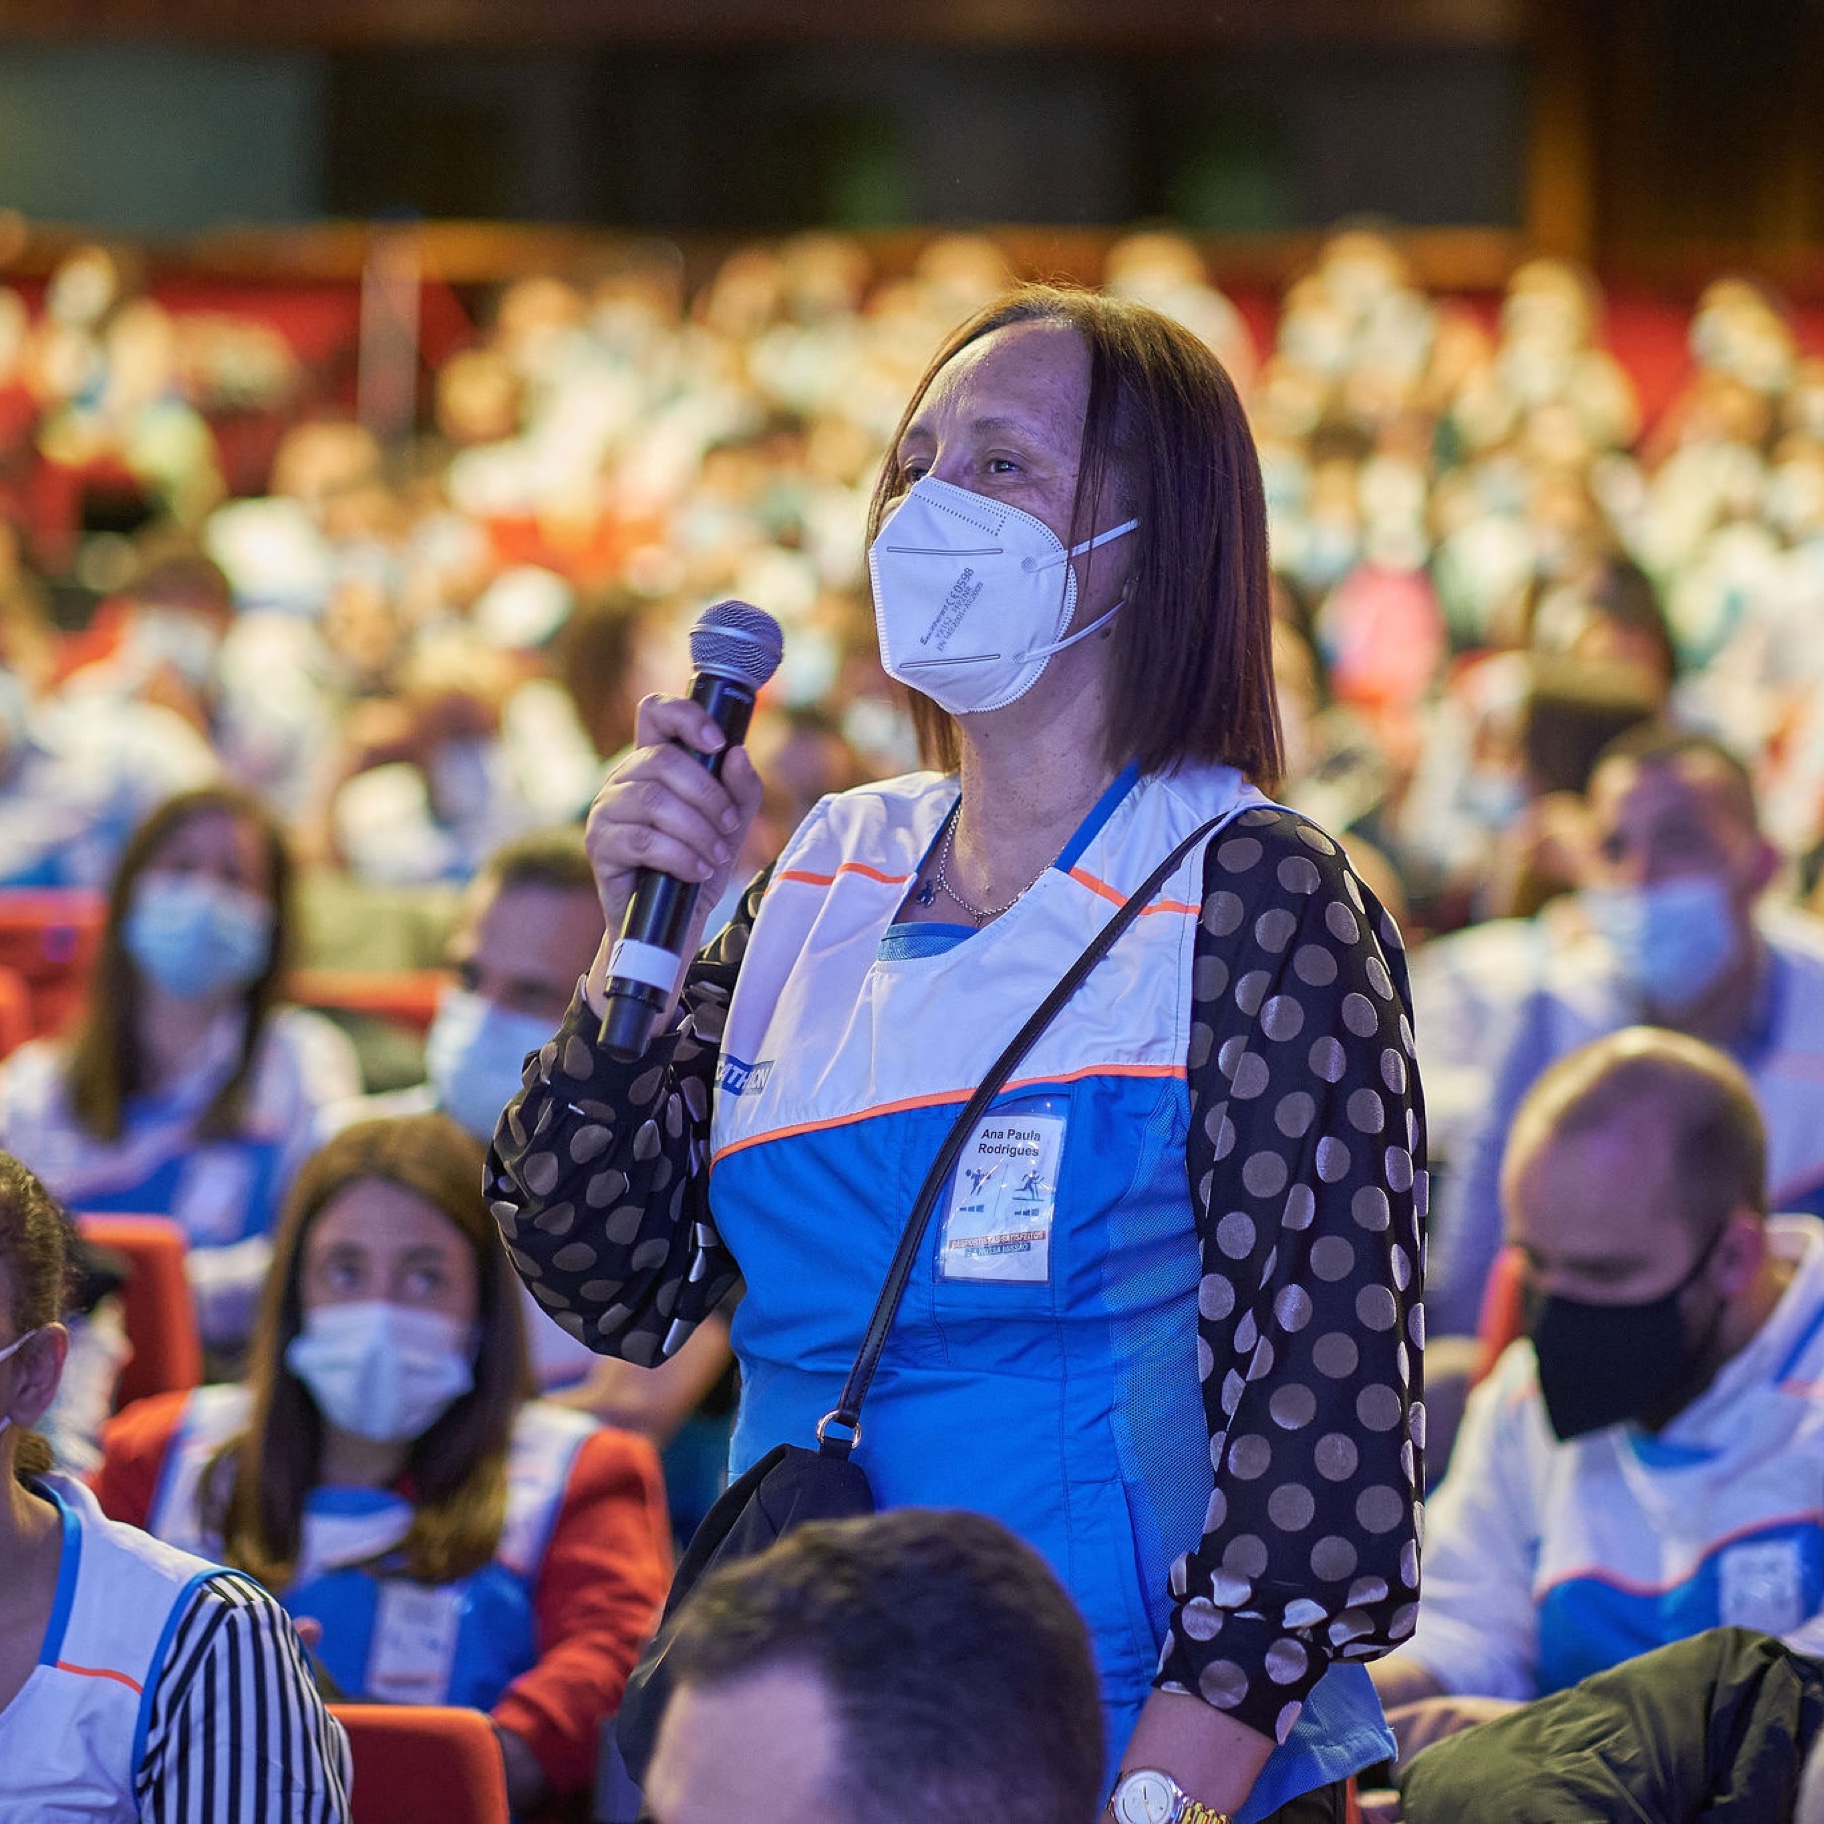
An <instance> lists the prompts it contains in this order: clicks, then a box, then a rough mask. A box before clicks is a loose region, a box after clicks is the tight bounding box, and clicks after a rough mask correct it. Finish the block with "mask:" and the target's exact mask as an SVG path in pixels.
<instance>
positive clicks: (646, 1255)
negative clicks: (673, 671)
mask: <svg viewBox="0 0 1824 1824" xmlns="http://www.w3.org/2000/svg"><path fill="white" fill-rule="evenodd" d="M770 877H771V870H770V869H768V870H767V871H766V872H765V873H763V874H761V875H759V876H758V877H757V878H756V879H755V881H754V883H753V884H752V886H750V887H749V888H748V890H747V892H746V893H745V894H744V895H743V896H742V900H741V905H740V909H739V910H738V911H737V912H736V914H735V916H734V918H733V919H732V920H731V921H730V922H729V924H728V927H727V928H726V929H725V930H724V931H722V932H721V933H720V934H719V935H718V936H717V937H716V938H715V940H714V941H713V942H712V943H710V944H709V945H708V946H707V947H706V948H705V949H704V951H703V953H702V954H701V955H700V956H699V957H698V958H697V960H696V961H695V962H694V963H692V964H691V966H690V972H689V974H688V975H687V976H686V978H685V982H684V996H683V999H682V1001H681V1002H680V1004H679V1010H678V1017H677V1020H676V1021H675V1023H674V1025H673V1027H672V1030H671V1031H670V1032H669V1033H666V1034H664V1035H663V1036H661V1037H660V1038H658V1039H655V1040H654V1041H653V1043H652V1045H651V1046H650V1047H649V1048H648V1049H647V1052H646V1055H645V1056H644V1057H643V1058H640V1059H639V1060H638V1061H637V1062H635V1063H632V1064H622V1063H617V1062H616V1061H615V1060H614V1059H613V1058H611V1057H609V1056H608V1054H607V1053H606V1052H605V1051H603V1050H602V1049H601V1048H600V1046H599V1045H598V1044H597V1043H596V1031H597V1026H598V1021H597V1019H596V1016H595V1015H594V1014H593V1013H592V1012H591V1011H590V1010H589V1006H588V1003H587V1002H586V1001H585V1000H584V999H583V996H582V993H581V991H580V990H579V991H578V993H577V996H576V998H575V1000H574V1001H572V1002H571V1004H570V1011H569V1012H568V1013H567V1014H566V1015H565V1016H564V1023H563V1025H562V1026H561V1027H560V1028H559V1029H558V1033H557V1036H556V1037H555V1038H554V1039H552V1040H551V1042H550V1043H549V1044H548V1045H546V1046H545V1047H544V1049H543V1050H542V1051H538V1052H535V1053H534V1054H533V1055H532V1056H531V1057H529V1058H528V1059H527V1060H526V1071H525V1077H524V1081H523V1086H522V1087H521V1089H520V1092H519V1094H518V1095H517V1096H515V1097H514V1099H513V1100H512V1101H511V1102H510V1103H508V1105H507V1109H506V1112H505V1113H504V1114H503V1115H502V1116H501V1118H500V1125H499V1127H497V1128H496V1129H495V1131H494V1144H493V1146H492V1147H491V1148H490V1149H489V1152H488V1166H487V1179H486V1190H487V1195H488V1202H489V1206H490V1208H491V1209H492V1210H493V1212H494V1220H495V1221H496V1222H497V1223H499V1225H500V1232H501V1235H502V1237H503V1238H504V1240H505V1241H506V1244H507V1253H508V1254H509V1255H510V1256H511V1258H512V1261H513V1265H514V1267H515V1268H516V1269H517V1270H518V1272H519V1276H520V1278H521V1279H523V1280H524V1281H525V1282H526V1284H527V1286H528V1287H529V1288H530V1289H531V1292H532V1295H533V1297H535V1298H536V1299H537V1300H538V1302H539V1303H540V1304H541V1305H543V1306H544V1308H545V1309H546V1310H547V1311H549V1312H550V1313H551V1315H552V1316H553V1317H554V1318H555V1319H556V1320H557V1322H558V1323H559V1324H561V1325H562V1326H563V1327H564V1328H565V1329H566V1330H568V1331H569V1332H570V1334H571V1335H572V1336H574V1337H577V1338H578V1339H579V1340H581V1341H582V1342H584V1343H587V1344H588V1345H589V1347H590V1348H591V1349H594V1350H596V1351H598V1352H599V1353H600V1354H602V1355H616V1356H620V1357H621V1358H622V1359H623V1360H625V1361H629V1362H637V1363H639V1364H640V1365H641V1366H642V1367H646V1366H649V1365H650V1364H652V1363H653V1362H657V1361H662V1360H664V1359H665V1358H666V1357H668V1356H670V1355H672V1354H674V1353H675V1352H676V1351H677V1349H678V1348H679V1346H680V1345H681V1344H682V1343H683V1341H684V1339H685V1338H686V1337H688V1336H689V1335H690V1333H691V1331H692V1330H694V1329H695V1328H696V1327H697V1325H698V1324H700V1323H701V1322H702V1321H703V1319H704V1318H705V1317H707V1316H708V1315H709V1314H710V1313H711V1312H712V1311H714V1310H715V1309H716V1308H717V1307H718V1306H719V1305H720V1304H721V1303H722V1301H723V1300H724V1299H725V1298H726V1297H727V1296H728V1293H729V1291H730V1290H731V1289H732V1288H733V1286H734V1285H735V1282H736V1280H737V1278H738V1274H737V1271H736V1268H735V1264H734V1261H733V1259H732V1258H731V1256H730V1255H729V1252H728V1250H727V1249H726V1248H725V1247H724V1246H723V1245H722V1238H721V1236H720V1235H718V1234H717V1233H716V1225H715V1223H714V1221H713V1220H712V1218H711V1216H710V1210H709V1113H710V1100H711V1096H710V1091H711V1088H712V1086H713V1084H714V1082H715V1074H716V1063H717V1059H718V1058H719V1056H720V1054H721V1043H722V1023H723V1020H724V1019H725V1018H726V1017H727V1013H728V1003H729V999H730V997H731V996H732V995H733V993H734V991H735V978H736V976H737V975H738V974H739V973H740V967H741V957H742V955H743V953H744V952H745V951H746V949H747V939H748V933H749V932H750V931H752V930H753V927H754V920H755V918H756V917H757V916H758V915H759V911H760V901H761V899H762V897H763V896H764V894H765V892H766V885H767V881H768V880H769V879H770Z"/></svg>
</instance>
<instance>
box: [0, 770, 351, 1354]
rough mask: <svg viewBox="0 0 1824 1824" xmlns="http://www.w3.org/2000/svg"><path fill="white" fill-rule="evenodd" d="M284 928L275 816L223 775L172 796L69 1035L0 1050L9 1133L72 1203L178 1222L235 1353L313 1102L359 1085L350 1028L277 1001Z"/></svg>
mask: <svg viewBox="0 0 1824 1824" xmlns="http://www.w3.org/2000/svg"><path fill="white" fill-rule="evenodd" d="M292 928H293V915H292V905H291V863H290V859H289V856H288V854H287V851H286V847H285V839H284V836H283V834H282V832H281V831H280V829H279V826H278V824H277V823H276V822H275V821H274V820H273V818H272V816H271V815H270V814H269V813H268V812H267V811H265V810H264V809H262V808H261V806H260V805H259V804H257V803H256V802H255V801H254V800H253V799H251V798H248V797H246V796H244V795H243V794H241V793H239V792H236V791H232V790H229V789H226V788H221V787H205V788H204V789H202V790H200V791H195V792H187V793H185V794H183V795H182V796H181V797H177V798H173V799H170V800H168V801H167V802H166V803H165V804H163V805H161V806H160V807H159V809H158V810H157V811H155V812H154V813H153V814H152V816H151V817H150V818H148V819H147V821H146V822H145V823H144V824H142V825H141V826H140V828H139V830H138V831H137V832H136V834H135V835H134V837H133V840H132V842H131V843H130V844H129V845H128V848H127V852H126V854H125V855H124V856H123V857H122V860H121V864H120V867H119V870H118V871H117V872H116V874H115V876H114V884H113V887H112V890H111V891H110V894H109V898H108V912H107V922H106V926H105V928H104V930H103V933H102V939H101V948H100V953H99V955H98V957H97V959H96V964H95V974H94V978H93V980H92V981H91V983H90V986H89V993H88V998H87V1002H86V1005H85V1007H84V1010H83V1015H82V1019H81V1022H80V1024H79V1026H78V1028H77V1030H76V1032H75V1034H74V1035H73V1037H71V1038H70V1039H69V1040H67V1041H66V1040H63V1039H48V1038H47V1039H39V1040H34V1041H33V1042H32V1043H30V1044H28V1045H25V1046H22V1047H21V1048H20V1049H19V1050H18V1051H16V1052H15V1053H14V1054H13V1055H12V1056H11V1057H10V1058H8V1059H7V1061H6V1063H5V1065H4V1066H3V1067H0V1145H5V1146H7V1147H9V1148H11V1149H12V1150H13V1151H14V1152H16V1153H18V1154H19V1155H20V1157H21V1158H23V1159H24V1160H25V1161H26V1162H27V1163H28V1164H29V1165H30V1166H31V1167H32V1169H33V1170H34V1171H36V1172H37V1173H38V1174H39V1175H40V1176H41V1177H42V1178H43V1179H44V1181H45V1183H46V1184H48V1185H49V1186H50V1187H51V1190H52V1192H53V1193H54V1194H55V1195H56V1196H58V1197H60V1198H61V1199H62V1200H63V1201H64V1202H65V1203H66V1204H68V1205H70V1206H71V1207H72V1208H74V1209H77V1210H84V1211H122V1212H128V1213H132V1214H136V1215H152V1216H169V1217H172V1218H173V1219H174V1220H175V1221H176V1222H177V1223H179V1224H180V1225H181V1226H182V1228H183V1230H184V1232H185V1234H186V1235H187V1236H188V1237H189V1241H190V1255H189V1266H190V1277H191V1282H192V1285H193V1286H194V1288H195V1291H196V1296H197V1311H198V1317H199V1321H200V1323H201V1326H202V1332H203V1339H204V1341H205V1342H206V1343H208V1344H210V1345H211V1346H213V1347H215V1348H218V1349H221V1350H225V1351H233V1350H235V1349H237V1348H238V1347H239V1346H240V1345H241V1344H242V1343H244V1341H245V1340H246V1336H247V1330H248V1326H249V1324H250V1323H251V1321H252V1316H253V1308H254V1304H255V1301H256V1300H257V1298H258V1295H259V1288H260V1283H261V1281H262V1280H263V1279H264V1278H265V1275H266V1266H267V1262H268V1261H269V1260H270V1259H271V1255H272V1245H271V1241H270V1237H269V1232H270V1230H271V1228H272V1224H273V1220H274V1218H275V1216H276V1214H277V1211H278V1209H279V1206H280V1204H281V1202H282V1201H283V1199H284V1195H285V1190H286V1186H287V1184H288V1183H289V1182H290V1179H291V1177H292V1175H293V1174H294V1173H295V1172H296V1170H297V1168H298V1166H299V1165H300V1164H302V1162H303V1160H304V1157H305V1156H306V1154H307V1153H308V1151H309V1148H310V1141H311V1132H312V1129H313V1126H314V1124H315V1121H316V1116H317V1111H318V1110H319V1109H320V1108H321V1107H323V1106H324V1105H325V1104H326V1103H329V1102H332V1101H335V1100H336V1099H338V1098H341V1097H346V1096H349V1095H352V1094H353V1093H354V1092H355V1091H356V1090H357V1089H358V1088H359V1086H360V1076H359V1072H358V1070H357V1067H356V1064H355V1057H354V1052H353V1050H352V1048H351V1047H350V1046H349V1043H348V1041H347V1040H346V1039H345V1038H344V1037H343V1036H342V1034H341V1033H339V1032H338V1031H337V1030H336V1028H335V1027H334V1026H332V1025H330V1024H329V1022H328V1021H326V1020H324V1019H322V1018H321V1017H320V1016H318V1015H316V1014H312V1013H307V1012H305V1011H303V1010H302V1009H300V1008H296V1007H287V1006H285V1005H283V1004H282V1003H281V1002H280V999H279V995H280V991H281V986H282V983H283V978H284V970H285V965H286V961H287V958H288V954H289V950H290V944H291V935H292Z"/></svg>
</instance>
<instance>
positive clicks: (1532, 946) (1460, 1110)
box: [1412, 658, 1658, 1197]
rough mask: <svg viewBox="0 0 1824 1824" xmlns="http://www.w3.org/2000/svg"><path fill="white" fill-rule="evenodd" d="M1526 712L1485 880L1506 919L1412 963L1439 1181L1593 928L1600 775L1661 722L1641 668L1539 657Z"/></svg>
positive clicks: (1459, 1158) (1467, 1142)
mask: <svg viewBox="0 0 1824 1824" xmlns="http://www.w3.org/2000/svg"><path fill="white" fill-rule="evenodd" d="M1527 669H1528V683H1527V689H1526V697H1525V702H1524V704H1523V706H1522V708H1521V711H1520V730H1519V742H1520V753H1519V765H1520V771H1519V772H1518V774H1516V775H1514V778H1515V780H1516V782H1517V785H1518V796H1517V798H1516V803H1517V804H1518V805H1519V808H1518V809H1517V810H1516V812H1515V813H1514V816H1513V818H1512V820H1511V822H1510V824H1509V826H1508V829H1507V830H1506V832H1505V833H1504V835H1503V837H1502V838H1501V840H1500V842H1499V843H1498V844H1497V845H1496V848H1495V850H1494V855H1493V859H1492V860H1491V863H1490V866H1489V871H1488V875H1487V878H1486V881H1485V888H1484V890H1485V893H1486V896H1487V898H1488V900H1489V901H1490V903H1491V905H1499V906H1502V907H1504V908H1505V912H1506V915H1503V916H1497V917H1492V918H1489V919H1486V920H1484V921H1483V922H1482V923H1480V924H1473V925H1468V926H1465V927H1464V928H1463V929H1462V930H1460V931H1452V932H1450V933H1448V934H1447V935H1445V936H1442V937H1435V938H1432V939H1431V940H1430V941H1429V942H1428V943H1426V944H1425V945H1423V946H1422V947H1421V948H1419V949H1417V950H1416V951H1415V952H1414V953H1413V956H1412V1003H1413V1021H1414V1024H1415V1025H1416V1026H1417V1028H1418V1030H1419V1031H1421V1032H1422V1033H1423V1034H1424V1035H1425V1123H1426V1135H1427V1142H1426V1143H1427V1150H1428V1156H1429V1158H1430V1161H1431V1166H1432V1171H1433V1184H1434V1186H1437V1187H1440V1189H1439V1190H1438V1191H1434V1197H1435V1196H1437V1195H1440V1194H1442V1192H1441V1187H1442V1186H1443V1185H1445V1184H1447V1183H1449V1182H1450V1179H1451V1177H1452V1175H1453V1174H1455V1173H1458V1172H1461V1171H1462V1170H1463V1169H1464V1164H1465V1152H1466V1149H1467V1148H1468V1147H1469V1146H1471V1145H1473V1143H1474V1141H1475V1137H1476V1134H1477V1132H1478V1129H1479V1127H1480V1125H1481V1121H1482V1116H1483V1111H1484V1110H1485V1109H1486V1108H1487V1106H1488V1101H1489V1097H1490V1095H1491V1094H1492V1092H1493V1089H1494V1072H1495V1069H1496V1067H1497V1066H1498V1065H1499V1063H1500V1061H1501V1059H1502V1057H1503V1056H1504V1055H1505V1053H1506V1051H1507V1048H1508V1047H1509V1046H1510V1045H1511V1044H1512V1043H1513V1040H1514V1036H1515V1034H1516V1032H1517V1031H1518V1029H1519V1026H1520V1022H1521V1016H1522V1015H1523V1013H1524V1012H1525V1011H1526V1009H1527V1006H1528V1004H1529V1002H1530V1000H1531V998H1532V996H1533V995H1534V994H1535V993H1536V992H1537V991H1538V989H1539V986H1540V982H1541V980H1542V978H1543V976H1544V974H1545V972H1546V969H1547V965H1548V964H1549V963H1550V962H1551V960H1552V958H1553V957H1554V956H1555V955H1557V953H1558V952H1559V951H1561V950H1562V949H1563V948H1564V946H1565V945H1566V944H1572V943H1578V942H1581V941H1583V940H1584V939H1585V938H1586V937H1587V935H1588V925H1587V922H1586V920H1585V919H1584V916H1583V914H1582V912H1581V911H1579V909H1578V906H1577V900H1576V895H1575V894H1574V893H1567V892H1565V891H1563V888H1564V887H1565V886H1567V885H1569V884H1574V883H1573V882H1571V881H1570V880H1569V879H1567V876H1569V875H1570V874H1571V873H1572V872H1573V871H1574V864H1575V860H1576V855H1577V849H1578V842H1579V839H1580V836H1581V830H1582V821H1583V797H1584V794H1585V793H1586V792H1587V791H1588V789H1589V784H1590V775H1591V773H1592V772H1593V771H1594V770H1595V766H1596V762H1597V761H1598V760H1599V759H1600V758H1601V756H1602V754H1603V752H1604V751H1605V750H1606V749H1607V748H1608V747H1609V745H1610V744H1611V743H1612V742H1614V741H1615V740H1617V739H1618V738H1619V737H1620V736H1622V735H1624V734H1626V733H1627V732H1628V731H1629V730H1630V729H1633V728H1637V727H1641V726H1643V725H1645V724H1646V723H1649V722H1651V721H1653V720H1654V719H1655V717H1656V715H1657V710H1658V705H1657V703H1656V700H1655V699H1654V697H1653V695H1652V693H1651V688H1650V680H1649V678H1648V677H1647V675H1646V674H1645V673H1644V672H1643V671H1642V669H1641V668H1640V667H1637V666H1626V665H1622V666H1618V665H1615V664H1613V663H1607V662H1599V661H1585V660H1581V659H1553V660H1544V659H1539V658H1534V659H1531V660H1529V661H1528V667H1527Z"/></svg>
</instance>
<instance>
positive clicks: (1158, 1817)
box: [1115, 1768, 1178, 1824]
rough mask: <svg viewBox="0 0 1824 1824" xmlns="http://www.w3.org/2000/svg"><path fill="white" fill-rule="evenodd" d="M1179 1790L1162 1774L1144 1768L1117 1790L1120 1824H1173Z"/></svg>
mask: <svg viewBox="0 0 1824 1824" xmlns="http://www.w3.org/2000/svg"><path fill="white" fill-rule="evenodd" d="M1177 1809H1178V1788H1177V1787H1176V1786H1175V1785H1174V1784H1173V1782H1172V1781H1171V1780H1170V1779H1168V1778H1167V1777H1166V1776H1165V1775H1164V1774H1163V1773H1155V1772H1154V1771H1153V1770H1152V1769H1151V1768H1142V1769H1141V1771H1140V1772H1138V1773H1130V1774H1129V1775H1128V1776H1127V1778H1126V1779H1124V1780H1123V1781H1122V1782H1121V1784H1120V1785H1119V1786H1117V1787H1116V1788H1115V1816H1116V1817H1117V1818H1118V1819H1119V1820H1120V1824H1172V1816H1173V1814H1174V1813H1175V1812H1176V1811H1177Z"/></svg>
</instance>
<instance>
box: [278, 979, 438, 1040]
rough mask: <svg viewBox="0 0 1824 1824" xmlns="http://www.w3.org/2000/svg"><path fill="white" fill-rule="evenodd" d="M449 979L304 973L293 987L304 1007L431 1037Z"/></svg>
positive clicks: (297, 998) (292, 995) (299, 1002)
mask: <svg viewBox="0 0 1824 1824" xmlns="http://www.w3.org/2000/svg"><path fill="white" fill-rule="evenodd" d="M449 979H450V977H449V975H448V973H447V972H446V971H444V970H442V969H298V970H295V971H293V973H292V977H291V982H290V984H289V986H290V991H291V998H292V1000H294V1001H295V1002H297V1004H298V1005H299V1006H300V1007H318V1008H325V1009H328V1010H331V1011H333V1012H337V1013H359V1014H365V1015H367V1016H368V1017H369V1018H372V1019H376V1020H389V1021H391V1022H392V1023H393V1024H394V1025H396V1026H409V1027H411V1028H412V1029H413V1030H414V1031H415V1032H418V1033H425V1032H428V1031H429V1030H430V1025H431V1021H432V1019H433V1018H434V1017H435V1015H436V1012H437V996H438V995H439V994H440V993H441V992H442V990H443V987H444V984H445V983H446V982H448V981H449Z"/></svg>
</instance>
